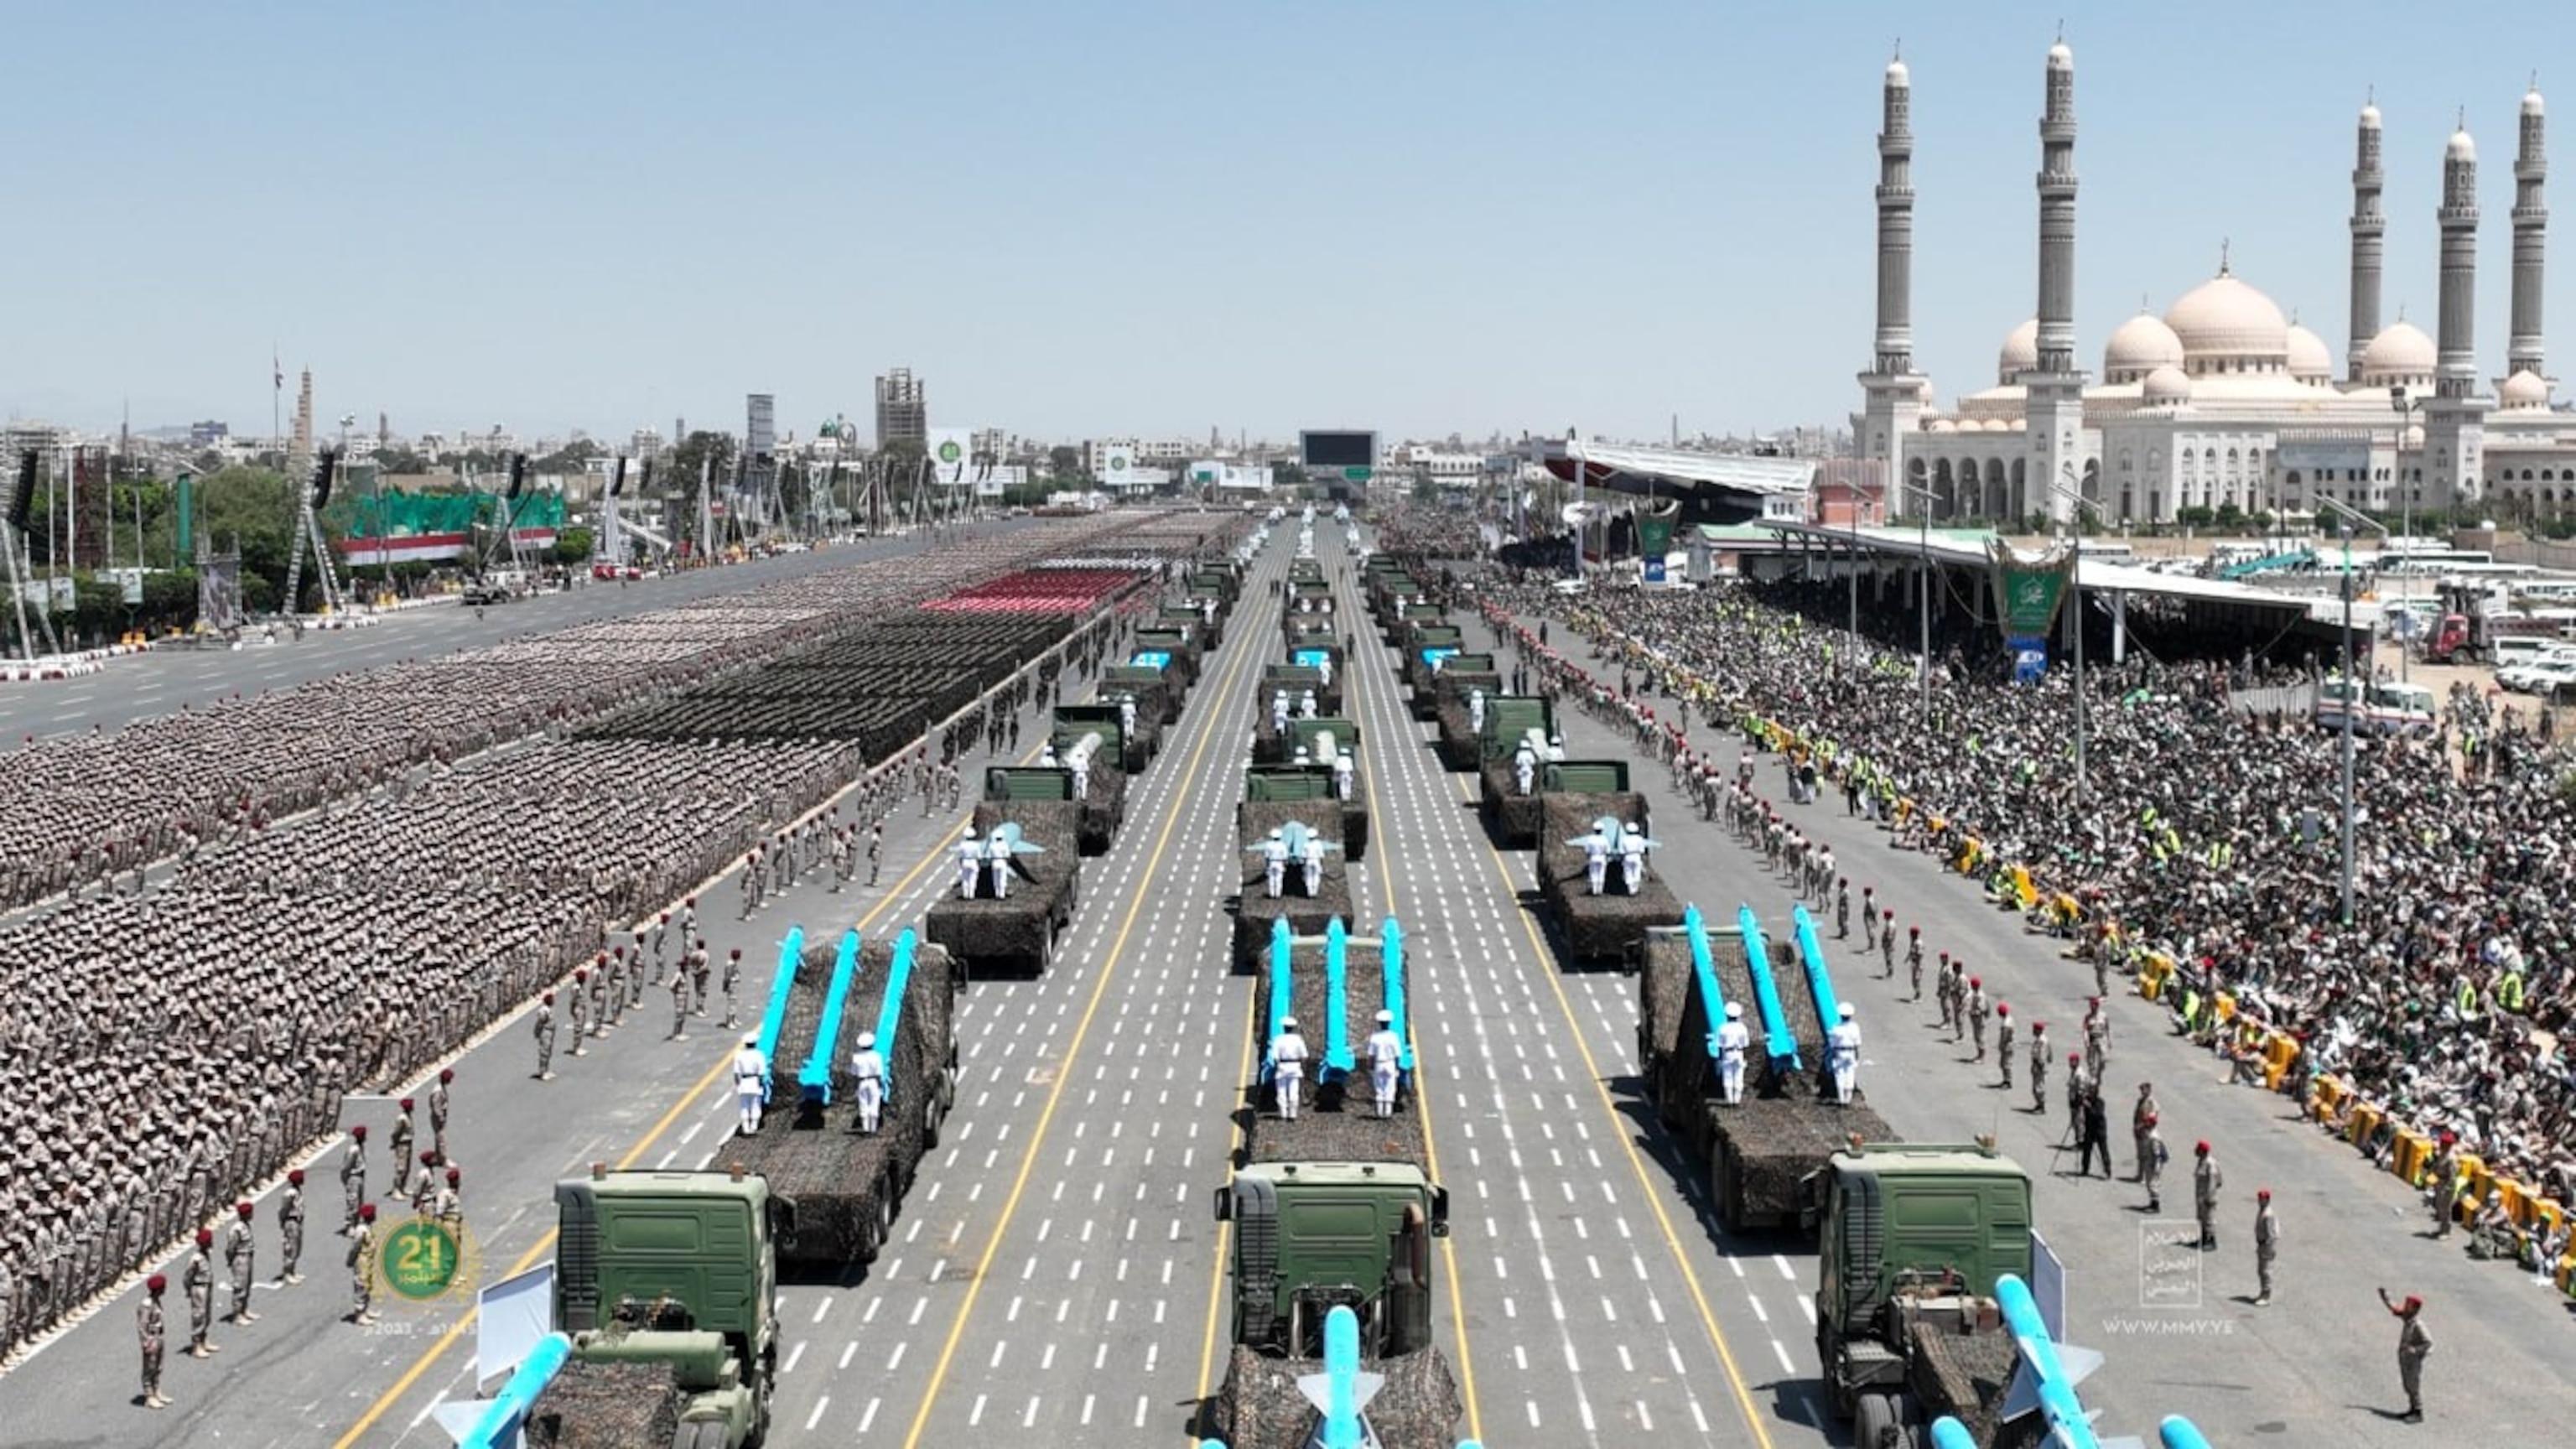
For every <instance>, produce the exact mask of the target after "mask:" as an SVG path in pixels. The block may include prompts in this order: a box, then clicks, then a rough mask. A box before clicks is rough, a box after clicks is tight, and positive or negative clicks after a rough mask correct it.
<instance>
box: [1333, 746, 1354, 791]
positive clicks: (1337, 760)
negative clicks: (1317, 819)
mask: <svg viewBox="0 0 2576 1449" xmlns="http://www.w3.org/2000/svg"><path fill="white" fill-rule="evenodd" d="M1355 778H1356V767H1354V766H1353V765H1352V764H1351V752H1350V751H1348V750H1335V751H1334V752H1333V794H1334V796H1335V797H1336V798H1338V799H1340V800H1342V801H1344V802H1345V803H1347V802H1348V801H1349V800H1350V798H1351V789H1352V781H1353V780H1354V779H1355Z"/></svg>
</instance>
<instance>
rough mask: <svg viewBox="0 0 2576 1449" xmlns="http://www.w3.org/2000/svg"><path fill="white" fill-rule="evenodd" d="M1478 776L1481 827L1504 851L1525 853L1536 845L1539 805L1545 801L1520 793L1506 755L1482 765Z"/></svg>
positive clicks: (1517, 777) (1510, 758) (1510, 761)
mask: <svg viewBox="0 0 2576 1449" xmlns="http://www.w3.org/2000/svg"><path fill="white" fill-rule="evenodd" d="M1479 774H1480V777H1481V779H1482V780H1483V783H1484V787H1485V789H1484V794H1483V797H1482V799H1481V801H1480V802H1479V803H1480V809H1481V810H1482V812H1483V814H1484V817H1485V827H1486V828H1487V829H1489V830H1491V831H1493V832H1494V838H1495V839H1496V840H1497V841H1498V842H1500V843H1501V844H1502V845H1503V846H1504V847H1505V848H1507V849H1511V850H1527V849H1528V848H1529V847H1530V846H1532V845H1534V844H1536V843H1537V841H1538V822H1539V811H1540V809H1541V802H1543V801H1545V800H1546V799H1547V797H1546V796H1545V795H1523V794H1521V793H1520V777H1519V776H1518V775H1517V774H1515V773H1514V772H1513V769H1512V757H1511V756H1509V755H1504V756H1503V757H1501V758H1500V759H1493V760H1487V761H1485V762H1484V765H1483V767H1482V769H1481V770H1480V771H1479Z"/></svg>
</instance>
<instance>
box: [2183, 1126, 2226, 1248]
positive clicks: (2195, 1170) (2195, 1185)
mask: <svg viewBox="0 0 2576 1449" xmlns="http://www.w3.org/2000/svg"><path fill="white" fill-rule="evenodd" d="M2191 1151H2192V1155H2193V1157H2195V1158H2196V1159H2198V1160H2197V1161H2195V1162H2193V1163H2192V1165H2191V1205H2192V1211H2193V1212H2194V1213H2195V1214H2197V1215H2198V1216H2199V1218H2200V1247H2201V1250H2202V1251H2203V1252H2207V1251H2208V1250H2209V1249H2211V1248H2215V1247H2217V1246H2218V1190H2219V1189H2220V1188H2222V1187H2225V1186H2226V1185H2227V1179H2226V1177H2225V1176H2224V1175H2223V1174H2221V1173H2220V1172H2219V1170H2218V1159H2217V1158H2216V1157H2213V1156H2211V1155H2210V1151H2209V1143H2208V1142H2207V1141H2206V1140H2205V1139H2204V1140H2203V1141H2200V1142H2196V1143H2194V1144H2192V1149H2191Z"/></svg>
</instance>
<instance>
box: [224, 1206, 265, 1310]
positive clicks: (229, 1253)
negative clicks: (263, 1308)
mask: <svg viewBox="0 0 2576 1449" xmlns="http://www.w3.org/2000/svg"><path fill="white" fill-rule="evenodd" d="M250 1222H251V1205H250V1204H249V1203H246V1202H244V1203H235V1204H234V1205H233V1220H232V1224H231V1226H229V1227H227V1228H225V1229H224V1266H225V1267H227V1268H230V1269H232V1270H233V1311H232V1312H231V1313H229V1314H226V1315H225V1320H226V1321H227V1322H231V1323H257V1322H259V1315H258V1314H256V1313H253V1312H251V1311H250V1289H251V1279H252V1277H253V1276H254V1265H255V1263H256V1262H257V1259H258V1252H259V1249H258V1245H257V1244H256V1243H254V1242H252V1241H251V1231H250Z"/></svg>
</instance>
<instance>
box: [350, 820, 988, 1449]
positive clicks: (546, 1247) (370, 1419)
mask: <svg viewBox="0 0 2576 1449" xmlns="http://www.w3.org/2000/svg"><path fill="white" fill-rule="evenodd" d="M956 833H957V832H956V829H955V827H953V826H952V827H951V828H950V830H949V832H948V834H949V836H950V837H953V836H955V834H956ZM946 848H947V841H946V839H943V840H942V841H941V844H940V846H939V847H938V848H935V849H932V850H929V851H926V852H924V853H923V855H922V857H921V861H920V863H919V864H917V865H915V866H913V868H912V869H911V870H909V871H906V872H905V873H904V876H903V879H901V880H899V881H896V882H895V883H894V889H893V890H891V891H888V892H886V897H885V899H884V900H881V901H879V902H877V903H876V904H875V905H874V906H872V907H870V908H869V909H868V912H867V914H866V915H863V916H861V917H859V920H858V925H859V928H860V929H862V930H864V929H865V928H866V927H868V926H869V925H871V924H872V923H874V922H875V920H876V918H877V917H878V916H880V915H882V914H884V913H885V910H886V908H887V907H889V906H892V905H893V904H894V903H895V902H896V901H897V900H899V899H901V898H902V896H903V894H904V892H906V891H908V890H910V889H912V883H913V882H914V881H915V880H916V879H918V878H919V877H920V875H921V873H922V872H923V871H925V870H927V869H929V868H930V863H931V862H932V861H935V860H939V859H941V858H943V857H944V855H945V853H946ZM732 1062H733V1056H732V1053H731V1052H730V1051H728V1052H727V1053H726V1054H725V1055H724V1056H721V1057H718V1058H717V1059H716V1061H715V1064H714V1065H712V1066H710V1067H708V1068H707V1074H706V1075H705V1076H703V1077H700V1078H698V1080H697V1084H696V1085H695V1086H692V1087H691V1088H689V1090H688V1091H686V1092H684V1093H682V1094H681V1095H680V1098H679V1100H677V1101H675V1102H673V1103H672V1104H671V1110H669V1111H667V1112H665V1113H663V1114H662V1120H660V1121H659V1122H656V1123H654V1124H653V1130H651V1131H649V1132H647V1133H645V1134H644V1138H643V1140H642V1141H640V1142H637V1143H636V1144H635V1146H634V1149H633V1150H632V1151H630V1152H628V1153H627V1154H626V1155H625V1156H624V1157H621V1158H619V1159H618V1160H617V1167H618V1170H619V1171H624V1170H625V1169H627V1168H629V1167H632V1166H634V1165H635V1162H636V1160H637V1159H638V1158H641V1157H642V1156H643V1155H644V1154H645V1153H647V1152H650V1151H651V1150H652V1149H653V1144H654V1143H655V1142H657V1141H660V1140H661V1137H662V1134H663V1133H665V1132H668V1131H670V1130H671V1124H672V1123H674V1122H677V1121H679V1120H680V1114H681V1113H682V1112H685V1111H687V1110H688V1107H689V1104H690V1103H692V1102H694V1101H696V1100H698V1098H699V1097H700V1096H701V1095H702V1094H704V1093H705V1091H706V1090H707V1088H709V1087H711V1086H714V1085H715V1080H716V1076H717V1074H718V1073H720V1072H722V1071H723V1070H724V1069H725V1068H726V1067H727V1066H729V1065H731V1064H732ZM554 1245H555V1230H554V1229H552V1228H548V1229H546V1232H545V1236H543V1237H541V1238H539V1239H537V1241H536V1244H535V1245H534V1246H533V1247H531V1248H529V1249H528V1251H527V1252H525V1253H524V1254H521V1255H520V1257H519V1261H517V1262H516V1263H513V1264H511V1265H510V1271H509V1272H507V1273H504V1274H502V1275H501V1276H502V1277H504V1278H515V1277H517V1276H518V1275H519V1274H521V1273H524V1272H526V1271H528V1269H530V1268H532V1267H535V1266H536V1263H537V1260H538V1259H539V1258H542V1257H544V1256H545V1255H546V1254H547V1253H548V1252H550V1251H552V1250H553V1248H554ZM474 1314H475V1310H474V1309H471V1308H469V1309H467V1310H465V1316H464V1317H462V1318H459V1319H457V1320H456V1322H455V1323H453V1324H451V1325H449V1327H448V1329H447V1331H446V1332H445V1333H442V1334H440V1335H439V1336H438V1341H437V1342H435V1343H432V1344H431V1345H430V1346H429V1347H428V1348H427V1349H425V1350H423V1351H422V1353H421V1356H420V1358H419V1359H418V1360H417V1361H416V1362H414V1363H413V1364H412V1366H411V1367H410V1368H408V1369H405V1370H404V1371H403V1376H402V1377H401V1378H398V1379H396V1380H394V1385H393V1387H392V1388H389V1389H387V1390H385V1391H384V1393H383V1395H382V1396H380V1397H379V1398H377V1400H376V1401H375V1402H374V1403H372V1404H370V1405H368V1406H367V1412H365V1413H364V1414H361V1415H359V1416H358V1422H356V1423H355V1424H352V1425H350V1426H349V1432H347V1433H345V1434H343V1435H341V1436H340V1437H339V1439H338V1440H336V1441H334V1442H333V1444H332V1446H331V1449H350V1446H351V1445H353V1444H355V1443H357V1442H358V1438H359V1436H360V1435H362V1434H364V1433H366V1432H367V1431H368V1430H369V1429H372V1428H374V1427H375V1425H376V1421H377V1420H378V1419H381V1418H383V1417H384V1416H385V1412H386V1411H387V1410H389V1409H391V1408H392V1407H393V1406H394V1405H395V1404H396V1403H397V1402H399V1401H400V1400H401V1398H402V1396H403V1395H404V1394H406V1393H409V1392H410V1391H411V1387H412V1385H413V1384H415V1383H418V1382H419V1381H420V1376H421V1375H422V1374H424V1373H427V1372H428V1371H429V1366H430V1365H431V1364H434V1363H436V1362H438V1360H439V1357H440V1356H441V1355H443V1354H445V1353H446V1352H447V1350H448V1348H449V1347H450V1346H451V1345H453V1344H454V1343H455V1342H456V1340H457V1339H459V1338H462V1337H464V1335H465V1330H466V1329H468V1328H471V1327H473V1326H474Z"/></svg>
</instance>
